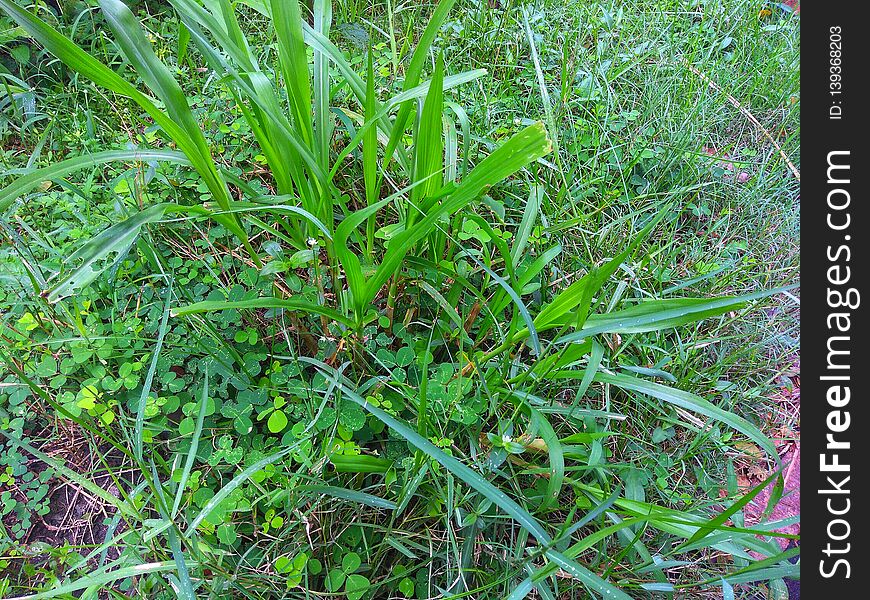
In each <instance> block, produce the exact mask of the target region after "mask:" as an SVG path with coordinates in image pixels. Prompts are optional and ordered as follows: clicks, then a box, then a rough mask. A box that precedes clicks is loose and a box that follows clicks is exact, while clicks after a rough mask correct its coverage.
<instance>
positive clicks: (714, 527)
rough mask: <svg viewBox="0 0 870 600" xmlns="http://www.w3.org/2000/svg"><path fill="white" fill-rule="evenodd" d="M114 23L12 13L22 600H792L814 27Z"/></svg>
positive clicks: (403, 15)
mask: <svg viewBox="0 0 870 600" xmlns="http://www.w3.org/2000/svg"><path fill="white" fill-rule="evenodd" d="M93 4H94V6H96V5H97V4H102V8H94V10H92V11H90V12H86V13H83V14H81V15H80V16H78V18H77V17H76V16H77V15H78V13H77V11H76V10H73V9H72V8H69V7H68V10H67V11H66V13H65V14H64V15H63V17H62V18H61V19H58V18H56V17H55V16H54V15H53V13H51V12H50V11H49V10H48V9H44V8H43V9H42V10H41V11H39V13H38V14H39V16H40V17H41V19H43V20H44V23H43V22H42V21H38V20H35V19H34V18H33V17H31V16H28V13H26V12H24V11H23V10H22V9H20V8H18V9H17V8H16V6H18V7H22V6H23V7H26V6H27V4H26V3H23V2H17V1H16V2H13V1H11V0H3V1H0V8H2V9H3V11H5V14H7V15H11V16H14V17H15V18H16V19H17V21H18V23H20V24H22V25H24V26H26V29H27V30H28V31H29V32H30V34H31V35H33V36H34V37H35V38H37V39H38V40H39V43H37V42H33V41H30V40H28V39H27V35H28V34H27V33H26V32H25V31H24V30H22V29H16V28H15V23H14V22H13V21H12V20H11V19H10V18H9V17H3V18H2V19H0V29H2V30H3V31H4V34H3V36H2V38H0V40H2V42H0V44H2V45H0V54H2V57H3V64H4V66H5V69H6V71H8V73H6V74H3V73H2V72H0V75H2V76H3V77H4V81H5V82H6V83H7V86H6V88H5V89H6V96H5V97H6V102H5V103H2V102H0V108H2V122H0V135H2V139H3V144H2V162H3V165H4V166H3V168H4V173H5V175H4V176H3V179H2V180H0V184H2V186H4V187H3V188H2V189H0V209H2V211H3V216H2V220H0V232H2V240H3V241H2V246H0V278H2V281H3V286H2V289H3V291H2V292H0V307H2V313H0V314H2V317H0V319H2V320H0V361H2V364H3V367H2V371H0V382H2V387H0V426H2V428H0V433H2V440H3V441H2V443H0V467H2V468H3V469H4V471H2V472H0V513H2V521H0V522H2V529H0V548H2V552H0V568H2V574H0V595H2V596H3V597H14V596H25V595H27V594H36V596H35V597H73V596H71V594H73V593H76V594H78V593H79V591H81V590H85V591H84V594H83V595H81V596H78V595H77V596H76V597H97V591H98V590H103V592H102V593H103V594H105V593H107V594H109V595H111V596H113V597H128V596H131V597H140V596H144V595H151V596H153V597H155V598H174V597H182V598H194V597H195V598H206V597H221V598H223V597H238V598H278V597H288V598H297V597H298V598H303V597H308V598H310V597H321V596H323V595H324V594H325V595H328V596H331V597H346V598H349V599H351V600H355V599H358V598H388V597H410V598H430V597H451V598H463V597H468V598H522V597H525V596H526V595H527V594H530V593H533V594H535V596H534V597H542V598H601V597H604V598H626V597H629V598H707V597H714V598H729V597H735V598H747V599H755V598H767V597H770V598H773V597H777V598H783V597H787V592H786V591H785V584H784V583H783V578H784V577H796V576H797V572H798V567H797V566H795V565H792V564H791V563H790V562H789V559H790V558H792V557H793V556H794V555H795V554H796V552H795V551H791V550H790V551H785V552H784V551H783V550H782V549H781V546H780V545H779V540H786V539H788V536H783V535H782V534H775V533H772V530H773V529H776V528H778V527H781V526H783V525H785V524H787V523H769V522H762V523H760V524H757V525H755V524H752V525H749V524H747V523H746V522H745V514H744V512H745V507H746V505H747V504H748V503H749V502H750V501H752V500H753V499H754V498H755V495H756V494H757V493H758V492H759V491H760V489H761V488H760V487H756V488H754V489H751V490H750V489H745V488H739V487H738V475H739V473H738V471H740V469H743V468H745V467H746V465H747V463H748V462H755V463H760V464H759V466H760V468H761V470H762V471H768V472H770V473H774V472H775V471H776V468H777V463H778V460H779V459H778V456H777V453H778V448H777V447H778V445H779V444H780V442H781V441H782V440H779V439H775V438H776V436H777V435H780V434H779V433H777V432H778V431H779V430H778V429H777V425H780V423H773V422H771V417H770V413H771V412H772V411H774V410H775V409H776V406H774V402H773V401H772V400H768V398H767V397H768V396H769V395H771V394H772V392H773V391H774V390H775V388H776V386H777V385H779V384H780V380H781V376H782V374H783V373H784V372H786V371H787V370H788V369H789V368H790V367H791V365H792V364H793V363H794V362H795V361H796V359H797V327H798V319H799V316H798V311H799V304H798V300H797V296H798V295H799V294H798V291H797V290H796V289H795V288H794V287H792V286H794V285H795V284H796V283H797V269H798V263H799V257H798V249H797V232H798V210H799V209H798V206H799V205H798V202H799V201H798V198H799V191H798V190H799V182H798V181H797V179H796V178H795V177H794V175H793V173H792V172H791V168H790V166H789V165H788V164H787V163H786V161H785V160H784V159H783V157H782V155H781V153H780V151H779V150H778V149H777V148H776V147H775V146H774V145H773V144H772V143H771V141H770V139H769V138H768V137H767V136H768V135H770V136H772V137H773V138H774V139H775V140H776V143H777V144H778V145H780V146H781V148H782V152H783V153H784V154H785V155H786V156H787V157H788V158H789V160H790V161H791V162H792V163H794V164H795V165H796V168H799V167H800V160H799V140H800V130H799V109H800V102H799V84H798V80H799V79H798V78H799V69H798V56H799V43H798V42H799V33H800V28H799V16H797V15H794V14H792V13H791V12H789V11H787V10H785V9H784V8H782V7H779V6H778V5H777V6H773V7H772V14H770V15H767V16H760V15H759V9H760V8H761V7H760V6H759V5H758V4H757V3H752V2H742V1H741V2H734V3H720V2H681V1H677V0H659V1H656V2H652V1H649V2H625V3H613V4H598V3H586V2H579V1H574V0H570V1H567V2H561V3H558V2H540V3H537V4H527V5H522V4H519V3H515V2H512V1H510V0H505V1H503V2H495V3H493V2H487V1H483V2H476V1H472V0H458V1H456V2H455V3H454V2H449V1H448V2H445V1H444V0H442V2H441V5H440V8H436V6H434V5H420V4H413V3H411V4H401V3H398V4H397V3H393V2H381V1H378V2H375V3H374V4H373V5H371V4H369V3H367V2H355V1H353V0H346V1H341V2H336V3H335V4H334V5H332V6H330V5H329V3H328V2H324V1H321V0H315V1H314V2H313V3H312V5H311V6H310V7H307V8H306V7H305V6H302V8H301V13H299V14H297V9H296V4H295V3H292V4H288V3H283V2H269V1H266V2H262V1H261V2H256V1H252V2H242V3H239V4H238V5H236V7H235V12H232V13H231V12H225V13H221V11H220V8H219V7H220V6H221V4H222V2H218V1H215V2H208V3H205V6H206V7H207V8H208V9H210V10H211V11H212V12H207V11H205V10H202V9H201V8H199V7H200V6H201V4H200V3H199V2H196V1H195V0H177V1H176V2H172V4H174V5H175V6H176V7H177V8H178V10H179V13H180V14H181V15H182V16H183V22H184V25H182V24H181V21H180V20H179V18H178V14H179V13H176V12H175V10H173V8H172V7H171V6H168V4H169V3H147V5H146V4H145V3H142V4H136V5H134V6H133V8H134V13H129V12H127V11H126V9H124V8H123V5H121V4H120V3H119V2H117V1H115V0H105V1H103V2H100V3H96V2H95V3H93ZM454 4H455V5H454ZM81 6H82V5H79V8H80V7H81ZM227 6H229V4H227ZM270 7H271V10H280V11H282V13H283V14H282V16H280V18H278V19H277V21H276V22H277V23H279V24H280V27H278V28H277V30H276V28H275V27H274V26H273V21H272V18H271V17H270V16H269V14H270ZM312 11H313V12H312ZM230 14H234V15H236V16H235V17H232V18H229V17H228V15H230ZM300 14H301V15H303V19H300V16H299V15H300ZM236 19H237V21H236ZM303 20H304V21H305V22H304V24H303ZM236 24H237V25H236ZM427 24H428V25H429V26H428V28H427ZM140 27H141V28H140ZM236 27H238V28H236ZM242 36H244V38H245V39H244V40H243V37H242ZM70 40H72V41H70ZM330 42H331V43H330ZM43 44H44V46H43ZM306 45H307V46H309V47H308V49H307V52H306V50H305V47H306ZM76 48H80V50H79V49H76ZM85 52H87V53H88V54H85ZM55 56H56V57H58V58H60V59H61V60H60V61H58V60H56V58H55ZM484 70H485V71H484ZM699 73H700V75H699ZM711 81H712V82H713V83H714V84H715V86H711V85H710V84H709V82H711ZM729 96H730V98H729ZM733 100H734V101H736V102H737V103H738V104H739V105H740V107H742V109H743V110H740V109H739V108H738V107H735V106H734V104H733ZM31 101H32V102H31ZM747 113H748V114H751V115H752V119H750V118H748V117H747ZM155 123H156V124H157V125H159V126H160V127H159V128H158V127H157V126H156V125H155ZM136 150H138V151H139V152H143V151H144V150H148V151H149V152H150V154H147V155H146V154H141V153H140V154H139V155H138V156H135V154H134V151H136ZM38 169H44V170H41V171H40V170H38ZM787 418H788V419H791V420H792V421H791V422H790V423H789V425H793V426H794V425H795V423H794V422H793V421H794V420H796V419H797V415H787ZM56 440H61V442H57V441H56ZM755 483H758V482H755ZM723 491H724V494H725V497H724V498H723V497H722V494H721V492H723ZM775 498H776V496H775V495H774V499H775ZM769 508H772V507H769ZM783 594H785V595H783Z"/></svg>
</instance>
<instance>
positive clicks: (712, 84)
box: [686, 64, 801, 182]
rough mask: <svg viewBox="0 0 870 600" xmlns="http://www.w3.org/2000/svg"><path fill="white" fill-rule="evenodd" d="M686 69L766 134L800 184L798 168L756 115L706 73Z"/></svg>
mask: <svg viewBox="0 0 870 600" xmlns="http://www.w3.org/2000/svg"><path fill="white" fill-rule="evenodd" d="M686 67H687V68H688V69H689V70H690V71H691V72H692V73H694V74H695V75H697V76H698V77H700V78H701V81H703V82H704V83H706V84H707V85H708V86H710V88H711V89H713V90H715V91H717V92H719V93H720V94H724V95H725V97H726V98H727V99H728V102H730V103H731V104H732V105H733V106H734V108H736V109H737V110H739V111H740V114H742V115H743V116H744V117H746V118H747V119H748V120H749V122H750V123H752V124H753V125H755V126H756V127H757V128H758V129H759V131H761V133H763V134H764V137H766V138H767V139H768V140H770V143H771V144H773V147H774V148H776V149H777V151H779V155H780V156H781V157H782V159H783V160H784V161H785V164H787V165H788V168H789V169H790V170H791V172H792V174H793V175H794V177H795V179H797V180H798V182H800V180H801V173H800V171H798V169H797V167H796V166H794V163H793V162H791V160H789V158H788V156H787V155H786V153H785V152H784V151H783V149H782V147H781V146H780V145H779V144H778V143H777V141H776V140H775V139H774V138H773V136H772V135H771V133H770V132H769V131H768V130H767V129H766V128H765V127H764V125H762V124H761V122H760V121H759V120H758V119H756V118H755V115H753V114H752V113H751V112H749V110H748V109H746V108H745V107H744V106H743V105H742V104H740V101H739V100H737V98H735V97H734V96H732V95H731V94H729V93H728V92H726V91H725V90H723V89H722V88H721V87H719V86H718V85H717V84H716V82H715V81H713V80H712V79H710V78H709V77H707V76H706V75H705V74H704V73H702V72H701V71H699V70H698V69H696V68H695V67H693V66H692V65H689V64H687V65H686Z"/></svg>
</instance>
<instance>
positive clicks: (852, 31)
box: [801, 2, 870, 600]
mask: <svg viewBox="0 0 870 600" xmlns="http://www.w3.org/2000/svg"><path fill="white" fill-rule="evenodd" d="M862 4H863V3H859V2H825V3H818V2H807V3H806V4H805V5H804V6H802V7H801V134H802V144H801V304H802V306H801V446H802V452H801V455H802V458H803V465H802V467H803V468H802V475H803V477H802V482H801V483H802V486H801V500H802V502H801V588H802V589H803V591H804V595H805V598H830V599H831V600H834V599H838V600H839V599H851V598H859V597H866V594H867V590H870V568H868V566H867V563H866V562H865V559H864V555H865V554H866V550H864V549H865V548H866V547H867V546H868V541H867V538H866V535H865V534H866V532H867V525H866V523H867V512H866V511H867V509H868V508H870V505H868V492H867V483H868V482H867V480H866V478H867V476H868V471H870V428H868V425H870V423H868V422H867V418H868V417H867V411H866V408H865V406H866V396H867V394H868V392H867V389H866V388H867V386H866V379H865V377H866V374H867V373H870V362H868V359H870V353H868V352H867V351H866V350H865V349H866V348H867V346H868V338H867V335H866V332H867V327H866V323H867V316H866V313H867V310H868V308H870V290H868V286H867V283H866V282H867V278H868V270H867V266H866V262H865V261H866V257H867V247H868V240H870V218H868V215H867V212H868V211H867V210H866V208H865V204H866V203H867V195H866V181H867V180H868V179H870V165H868V164H867V160H868V152H867V150H866V148H867V146H868V144H870V140H868V139H867V138H866V136H868V134H870V131H868V128H867V127H866V125H867V114H868V111H870V98H868V96H867V94H868V91H867V87H868V86H867V85H866V80H867V76H868V66H867V57H868V54H870V52H868V51H870V32H868V31H867V25H866V22H865V20H864V19H863V18H862V14H863V11H859V7H860V6H861V5H862Z"/></svg>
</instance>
